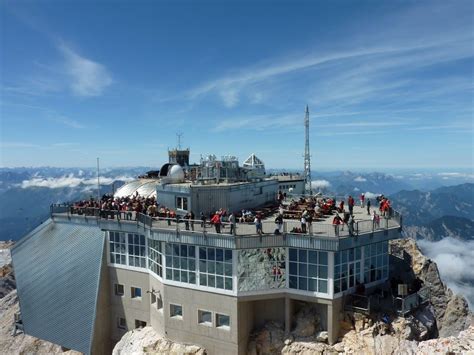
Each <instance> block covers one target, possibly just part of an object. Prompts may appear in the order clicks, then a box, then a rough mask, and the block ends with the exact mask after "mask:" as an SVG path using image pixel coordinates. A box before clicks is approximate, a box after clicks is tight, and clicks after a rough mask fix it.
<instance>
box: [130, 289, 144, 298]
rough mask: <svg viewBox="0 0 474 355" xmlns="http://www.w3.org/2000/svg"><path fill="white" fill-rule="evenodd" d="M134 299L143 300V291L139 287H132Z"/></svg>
mask: <svg viewBox="0 0 474 355" xmlns="http://www.w3.org/2000/svg"><path fill="white" fill-rule="evenodd" d="M131 294H132V298H141V297H142V289H141V288H139V287H132V288H131Z"/></svg>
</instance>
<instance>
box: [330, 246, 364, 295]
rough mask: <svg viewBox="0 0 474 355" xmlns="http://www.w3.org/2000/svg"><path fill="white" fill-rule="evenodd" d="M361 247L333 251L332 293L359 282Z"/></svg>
mask: <svg viewBox="0 0 474 355" xmlns="http://www.w3.org/2000/svg"><path fill="white" fill-rule="evenodd" d="M360 273H361V249H360V248H352V249H348V250H342V251H340V252H337V253H334V293H339V292H342V291H345V290H347V289H349V288H352V287H355V286H356V285H357V283H361V276H360Z"/></svg>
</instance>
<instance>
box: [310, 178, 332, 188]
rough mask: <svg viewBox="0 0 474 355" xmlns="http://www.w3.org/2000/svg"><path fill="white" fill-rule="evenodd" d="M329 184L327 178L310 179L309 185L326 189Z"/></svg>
mask: <svg viewBox="0 0 474 355" xmlns="http://www.w3.org/2000/svg"><path fill="white" fill-rule="evenodd" d="M329 186H331V183H330V182H329V181H327V180H313V181H311V187H313V188H314V189H318V188H319V189H326V188H328V187H329Z"/></svg>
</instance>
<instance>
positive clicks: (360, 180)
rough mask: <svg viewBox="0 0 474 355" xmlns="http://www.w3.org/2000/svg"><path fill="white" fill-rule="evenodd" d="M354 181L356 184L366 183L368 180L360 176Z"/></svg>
mask: <svg viewBox="0 0 474 355" xmlns="http://www.w3.org/2000/svg"><path fill="white" fill-rule="evenodd" d="M354 181H356V182H364V181H367V179H366V178H365V177H362V176H358V177H356V178H355V179H354Z"/></svg>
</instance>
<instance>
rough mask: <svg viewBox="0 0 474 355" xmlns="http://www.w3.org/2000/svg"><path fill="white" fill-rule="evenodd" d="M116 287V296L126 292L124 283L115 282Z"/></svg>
mask: <svg viewBox="0 0 474 355" xmlns="http://www.w3.org/2000/svg"><path fill="white" fill-rule="evenodd" d="M114 288H115V295H116V296H123V295H124V294H125V291H124V287H123V285H121V284H114Z"/></svg>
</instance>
